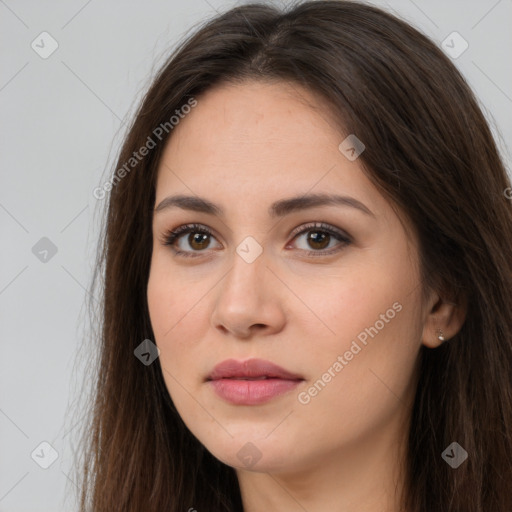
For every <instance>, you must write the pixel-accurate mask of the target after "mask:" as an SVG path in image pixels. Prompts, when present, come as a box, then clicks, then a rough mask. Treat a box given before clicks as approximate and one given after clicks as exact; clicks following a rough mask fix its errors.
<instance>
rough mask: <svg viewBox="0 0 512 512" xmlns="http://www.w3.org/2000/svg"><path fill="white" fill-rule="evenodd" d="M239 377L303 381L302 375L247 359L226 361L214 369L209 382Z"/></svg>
mask: <svg viewBox="0 0 512 512" xmlns="http://www.w3.org/2000/svg"><path fill="white" fill-rule="evenodd" d="M237 377H239V378H242V379H243V378H258V377H267V378H277V379H286V380H303V378H302V377H301V376H300V375H297V374H294V373H291V372H289V371H287V370H285V369H284V368H281V367H280V366H278V365H276V364H274V363H271V362H270V361H266V360H264V359H247V360H245V361H237V360H236V359H226V360H225V361H222V362H221V363H219V364H218V365H216V366H215V367H214V368H213V370H212V371H211V373H210V375H208V377H207V380H219V379H230V378H231V379H232V378H237Z"/></svg>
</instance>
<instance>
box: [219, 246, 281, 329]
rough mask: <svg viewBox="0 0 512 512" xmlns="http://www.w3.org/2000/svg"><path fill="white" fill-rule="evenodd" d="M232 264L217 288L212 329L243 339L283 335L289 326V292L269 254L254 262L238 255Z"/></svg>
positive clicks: (234, 255)
mask: <svg viewBox="0 0 512 512" xmlns="http://www.w3.org/2000/svg"><path fill="white" fill-rule="evenodd" d="M232 261H233V263H232V266H231V268H230V270H229V271H228V272H227V273H226V275H225V276H224V277H223V278H222V279H221V281H220V282H219V283H218V285H217V287H215V289H216V293H217V295H216V298H215V303H214V308H213V311H212V317H211V324H212V326H213V327H215V328H216V329H219V330H220V331H222V332H223V333H224V334H231V335H232V336H234V337H237V338H242V339H248V338H252V337H253V336H254V335H255V334H259V335H267V334H275V333H277V332H279V331H280V330H281V329H282V328H283V326H284V323H285V311H284V309H283V298H284V297H283V296H284V295H285V294H286V289H285V287H283V285H282V283H281V282H280V280H279V279H278V278H277V277H276V275H275V273H274V272H275V271H273V270H271V269H270V268H269V266H268V264H269V261H268V259H267V258H266V255H265V251H263V253H262V254H261V255H260V256H259V257H258V258H256V259H255V260H254V261H252V262H251V263H248V262H247V261H245V260H244V259H243V258H242V257H241V256H240V255H239V254H238V253H237V252H234V253H233V260H232Z"/></svg>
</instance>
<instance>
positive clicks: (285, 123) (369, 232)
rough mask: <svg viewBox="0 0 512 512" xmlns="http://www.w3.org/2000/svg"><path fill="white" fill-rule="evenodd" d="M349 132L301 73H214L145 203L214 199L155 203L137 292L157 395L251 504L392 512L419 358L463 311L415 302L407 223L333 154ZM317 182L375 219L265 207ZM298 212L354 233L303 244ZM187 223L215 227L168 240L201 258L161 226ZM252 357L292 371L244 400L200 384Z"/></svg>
mask: <svg viewBox="0 0 512 512" xmlns="http://www.w3.org/2000/svg"><path fill="white" fill-rule="evenodd" d="M345 137H346V135H344V134H341V133H340V131H339V129H338V128H336V126H335V124H334V122H333V120H332V119H330V117H329V111H328V108H327V107H326V106H325V105H324V104H322V103H321V102H320V100H319V99H318V98H317V97H315V96H313V95H312V94H311V93H309V92H308V91H306V90H304V89H302V88H300V87H299V86H297V85H293V86H292V85H290V84H286V83H273V84H270V83H264V82H245V83H243V84H236V85H234V84H231V85H226V84H224V85H220V86H216V87H215V88H213V89H209V90H208V91H207V92H206V93H205V94H204V95H202V96H201V97H199V98H198V104H197V106H196V107H195V108H194V109H193V110H192V112H191V113H190V114H188V115H187V116H186V117H185V118H184V119H182V120H181V121H180V123H179V125H178V126H176V127H175V128H174V130H173V133H172V136H171V138H170V139H169V141H168V143H167V146H166V148H165V151H164V154H163V156H162V159H161V161H160V165H159V169H158V179H157V184H156V201H155V206H156V205H159V203H160V202H161V201H162V200H163V199H164V198H165V197H167V196H169V195H172V194H187V195H197V196H200V197H204V198H206V199H208V200H210V201H212V202H215V203H217V204H219V205H220V206H222V208H223V209H224V210H225V213H224V215H222V216H221V215H211V214H206V213H199V212H194V211H188V210H182V209H180V208H177V207H172V208H169V209H165V210H162V211H159V212H157V213H155V214H154V221H153V244H154V245H153V253H152V261H151V271H150V277H149V281H148V288H147V295H148V303H149V311H150V318H151V324H152V327H153V331H154V335H155V343H156V344H157V346H158V347H159V349H160V364H161V366H162V369H163V375H164V378H165V383H166V386H167V389H168V391H169V394H170V396H171V398H172V400H173V402H174V404H175V405H176V408H177V410H178V412H179V414H180V415H181V417H182V418H183V421H184V422H185V424H186V425H187V427H188V428H189V429H190V431H191V432H192V433H193V434H194V435H195V436H196V437H197V438H198V439H199V441H200V442H201V443H203V444H204V446H205V447H206V448H207V449H208V450H209V451H210V452H211V453H212V454H213V455H214V456H215V457H217V458H218V459H219V460H221V461H222V462H224V463H225V464H227V465H229V466H232V467H233V468H235V469H236V473H237V476H238V479H239V483H240V488H241V492H242V498H243V502H244V509H245V511H246V512H260V511H261V510H266V511H267V512H273V511H278V510H279V511H282V510H287V511H291V512H294V511H301V512H303V511H304V510H307V511H308V512H320V511H324V510H333V511H334V510H335V511H344V512H352V511H358V512H371V511H378V512H383V511H398V510H399V505H398V503H399V493H400V491H401V490H402V487H403V476H404V475H403V472H402V471H401V465H400V462H401V461H402V460H403V454H404V447H405V438H406V436H407V429H408V421H409V415H410V411H411V405H412V400H413V395H414V390H415V384H416V379H417V359H418V352H419V350H420V347H421V344H425V345H427V346H429V347H435V346H437V345H438V344H440V343H441V341H440V340H439V339H438V338H437V335H438V333H437V332H436V330H437V329H441V330H442V331H443V334H444V337H445V338H446V339H449V338H450V337H451V336H453V335H454V334H455V333H456V332H457V330H458V329H459V328H460V327H461V325H462V322H463V316H461V315H460V313H458V312H457V310H455V309H454V308H453V305H450V304H446V303H443V302H442V301H441V300H440V299H439V296H438V295H437V294H436V293H434V292H432V293H431V294H430V296H429V298H428V300H425V301H424V300H422V297H421V290H422V283H421V281H420V274H419V267H418V261H419V258H418V249H417V247H418V245H417V240H416V238H415V236H414V229H413V227H412V226H407V224H406V223H404V222H403V221H401V220H400V218H399V217H398V216H397V213H396V210H395V209H394V208H393V207H392V205H391V204H390V203H389V201H388V200H387V199H385V198H384V196H383V195H381V193H380V192H379V191H378V190H377V189H376V188H375V187H374V186H373V185H372V183H371V182H370V181H369V180H368V178H367V177H366V176H365V175H364V173H363V171H362V168H361V164H360V162H361V160H358V159H356V160H355V161H350V160H349V159H347V158H346V157H345V156H344V155H343V154H342V153H341V152H340V150H339V149H338V146H339V144H340V143H341V141H342V140H343V139H344V138H345ZM363 142H364V141H363ZM322 192H325V193H338V194H343V195H348V196H351V197H353V198H356V199H357V200H358V201H360V202H362V203H364V205H365V206H366V207H367V208H368V209H369V210H370V211H371V212H372V214H373V215H370V214H365V213H363V212H362V211H360V210H358V209H356V208H353V207H349V206H339V205H330V206H321V207H315V208H310V209H306V210H301V211H298V212H293V213H290V214H289V215H286V216H285V217H283V218H280V219H276V218H271V217H269V215H268V212H267V209H268V207H269V205H270V204H271V203H272V202H274V201H277V200H280V199H284V198H288V197H291V196H296V195H303V194H306V193H322ZM310 222H324V223H326V224H328V225H330V226H333V227H334V228H338V229H339V230H342V231H343V232H345V233H347V234H348V235H349V236H350V238H351V243H349V244H344V243H343V242H342V241H339V240H337V239H336V238H335V237H334V236H331V237H330V239H329V240H330V241H328V242H325V243H324V245H321V244H317V245H314V244H311V243H310V242H308V234H309V235H311V232H314V231H315V229H314V228H309V230H310V231H306V232H305V233H303V234H299V235H292V236H291V233H292V231H293V230H294V229H295V228H300V227H301V226H303V225H304V224H307V223H310ZM188 223H198V224H201V225H202V226H204V227H207V228H208V229H209V230H210V231H212V236H211V237H210V238H209V245H208V242H206V243H205V244H204V245H203V246H201V245H200V244H199V245H198V244H195V245H191V242H192V244H193V240H191V238H189V234H187V233H186V234H184V235H182V236H181V238H180V239H179V242H176V243H175V247H177V248H179V249H181V250H184V251H188V252H189V253H194V254H195V255H197V257H195V258H194V257H189V258H187V257H184V256H178V255H175V254H174V253H173V251H172V249H171V247H170V246H166V245H164V243H163V240H164V236H165V234H166V231H168V230H172V229H175V228H176V227H178V226H181V225H184V224H188ZM407 227H408V228H410V229H406V228H407ZM301 231H302V230H301ZM196 236H197V235H196ZM248 236H251V237H253V238H254V239H255V240H256V241H257V242H258V243H259V245H260V246H261V248H262V249H263V252H262V254H261V255H260V256H259V257H257V258H256V259H255V260H254V261H253V262H252V263H248V262H247V261H245V260H244V259H243V258H242V257H241V256H240V255H239V254H238V253H237V252H236V248H237V246H238V245H239V244H240V243H241V242H242V241H243V240H244V239H245V238H246V237H248ZM207 240H208V239H207ZM201 247H205V248H203V249H201ZM336 247H337V248H338V249H340V250H339V251H337V252H332V253H331V254H330V255H323V256H312V255H307V251H308V250H309V251H317V252H318V253H321V252H322V250H323V251H326V252H328V251H329V250H334V248H336ZM396 303H399V305H401V310H400V311H399V312H396V315H395V316H394V318H392V319H390V320H389V321H388V322H385V323H384V324H385V325H384V327H383V328H381V329H380V330H378V334H376V335H374V337H373V338H371V337H368V341H367V345H362V344H361V343H358V344H359V345H360V346H361V347H362V349H361V350H360V351H359V352H358V353H357V354H356V355H354V356H353V358H352V359H351V360H350V361H346V359H344V360H345V361H346V362H347V364H346V365H344V366H343V369H342V370H341V371H338V372H334V375H335V377H332V378H331V380H330V382H328V383H327V384H326V385H325V387H323V388H322V390H321V391H320V392H318V393H317V394H316V395H315V396H313V397H311V396H310V400H309V402H308V403H306V404H304V403H301V402H300V401H299V399H298V395H299V393H301V392H302V393H303V395H302V396H304V393H306V394H307V391H308V389H310V388H311V387H312V386H313V384H314V383H315V382H317V381H318V379H319V378H321V377H322V375H324V374H325V373H326V372H327V371H328V369H329V368H331V369H332V367H333V364H334V363H335V362H336V361H337V358H338V356H340V355H341V356H343V354H345V352H346V351H347V350H349V349H350V347H351V343H352V342H353V341H354V340H357V336H358V334H360V333H361V332H362V331H364V330H365V328H369V327H370V326H375V325H376V322H377V321H378V320H379V319H380V318H382V317H381V316H380V315H382V314H385V313H386V311H387V310H389V309H390V308H392V305H393V304H396ZM379 325H380V324H379ZM252 357H257V358H262V359H267V360H270V361H272V362H274V363H276V364H278V365H280V366H282V367H283V368H285V369H287V370H289V371H291V372H293V373H297V374H299V375H301V376H302V377H303V379H304V381H303V382H301V383H300V384H299V386H298V387H297V388H296V389H294V390H292V391H289V392H287V393H285V394H284V395H281V396H278V397H275V398H273V399H272V400H270V401H269V402H266V403H264V404H262V405H252V406H247V405H245V406H240V405H233V404H231V403H228V402H226V401H224V400H223V399H222V398H220V397H219V396H218V395H216V394H215V393H214V392H213V390H212V389H211V387H210V385H209V384H207V383H205V378H206V377H207V375H208V374H209V372H210V371H211V370H212V369H213V367H214V366H215V365H216V364H217V363H219V362H221V361H223V360H225V359H228V358H235V359H240V360H245V359H248V358H252ZM332 372H333V370H331V374H332ZM248 442H251V443H252V444H253V445H254V446H255V447H256V449H254V448H253V451H254V453H255V454H256V453H258V454H259V455H261V458H259V460H258V461H257V462H256V463H255V464H254V465H251V466H250V467H249V466H248V464H244V463H243V462H242V461H241V460H240V459H239V457H237V453H238V452H239V450H240V449H241V448H242V447H243V446H244V445H246V443H248ZM246 449H247V448H246Z"/></svg>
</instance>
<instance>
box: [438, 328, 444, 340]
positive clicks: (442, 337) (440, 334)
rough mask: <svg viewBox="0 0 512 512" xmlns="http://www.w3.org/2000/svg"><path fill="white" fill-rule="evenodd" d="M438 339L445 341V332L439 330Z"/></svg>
mask: <svg viewBox="0 0 512 512" xmlns="http://www.w3.org/2000/svg"><path fill="white" fill-rule="evenodd" d="M437 338H438V339H439V341H444V336H443V331H441V329H438V330H437Z"/></svg>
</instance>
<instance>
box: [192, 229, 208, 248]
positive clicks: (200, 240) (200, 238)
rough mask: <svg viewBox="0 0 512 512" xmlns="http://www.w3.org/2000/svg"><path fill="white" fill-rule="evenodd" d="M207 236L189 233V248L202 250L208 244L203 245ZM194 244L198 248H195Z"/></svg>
mask: <svg viewBox="0 0 512 512" xmlns="http://www.w3.org/2000/svg"><path fill="white" fill-rule="evenodd" d="M208 237H209V235H207V234H206V233H190V235H189V237H188V238H189V243H190V247H194V248H195V249H204V248H205V247H207V246H208V243H206V244H204V242H205V240H206V241H207V240H208ZM195 244H198V245H199V247H196V246H195Z"/></svg>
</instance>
